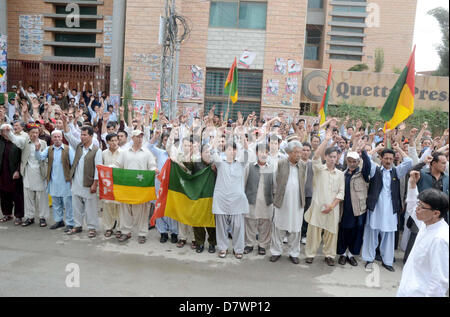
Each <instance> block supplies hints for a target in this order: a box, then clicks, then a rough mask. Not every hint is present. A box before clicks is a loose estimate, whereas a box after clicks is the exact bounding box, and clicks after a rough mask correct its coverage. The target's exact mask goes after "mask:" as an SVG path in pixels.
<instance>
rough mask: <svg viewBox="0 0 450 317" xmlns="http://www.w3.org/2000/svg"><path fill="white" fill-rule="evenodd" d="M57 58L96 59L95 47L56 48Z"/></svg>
mask: <svg viewBox="0 0 450 317" xmlns="http://www.w3.org/2000/svg"><path fill="white" fill-rule="evenodd" d="M54 52H55V56H69V57H95V47H62V46H56V47H55V48H54Z"/></svg>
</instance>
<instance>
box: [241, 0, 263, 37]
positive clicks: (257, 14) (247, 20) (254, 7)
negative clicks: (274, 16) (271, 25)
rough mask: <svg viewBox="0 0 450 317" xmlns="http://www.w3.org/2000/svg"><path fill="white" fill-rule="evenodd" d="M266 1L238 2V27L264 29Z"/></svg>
mask: <svg viewBox="0 0 450 317" xmlns="http://www.w3.org/2000/svg"><path fill="white" fill-rule="evenodd" d="M266 16H267V3H264V2H241V3H240V4H239V28H242V29H262V30H265V29H266Z"/></svg>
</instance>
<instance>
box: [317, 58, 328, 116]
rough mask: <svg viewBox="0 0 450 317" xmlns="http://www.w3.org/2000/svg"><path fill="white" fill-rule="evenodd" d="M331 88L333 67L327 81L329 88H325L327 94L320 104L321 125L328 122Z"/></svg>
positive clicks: (324, 94)
mask: <svg viewBox="0 0 450 317" xmlns="http://www.w3.org/2000/svg"><path fill="white" fill-rule="evenodd" d="M330 86H331V65H330V69H329V70H328V79H327V88H325V92H324V93H323V97H322V102H321V103H320V108H319V115H320V124H323V123H324V122H325V120H326V117H327V113H328V99H329V97H330V93H331V92H330V90H331V88H330Z"/></svg>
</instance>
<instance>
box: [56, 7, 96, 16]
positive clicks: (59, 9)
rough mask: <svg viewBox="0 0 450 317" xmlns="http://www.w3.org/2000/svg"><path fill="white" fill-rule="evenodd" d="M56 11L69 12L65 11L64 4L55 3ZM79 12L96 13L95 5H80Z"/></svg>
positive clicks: (68, 12) (60, 12)
mask: <svg viewBox="0 0 450 317" xmlns="http://www.w3.org/2000/svg"><path fill="white" fill-rule="evenodd" d="M55 9H56V12H55V13H58V14H70V11H66V6H65V5H57V6H56V8H55ZM80 14H82V15H96V14H97V6H92V7H90V6H89V7H85V6H80Z"/></svg>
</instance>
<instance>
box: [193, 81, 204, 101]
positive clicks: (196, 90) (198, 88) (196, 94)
mask: <svg viewBox="0 0 450 317" xmlns="http://www.w3.org/2000/svg"><path fill="white" fill-rule="evenodd" d="M191 99H203V86H202V85H199V84H191Z"/></svg>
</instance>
